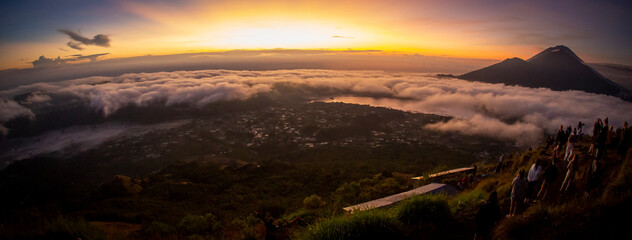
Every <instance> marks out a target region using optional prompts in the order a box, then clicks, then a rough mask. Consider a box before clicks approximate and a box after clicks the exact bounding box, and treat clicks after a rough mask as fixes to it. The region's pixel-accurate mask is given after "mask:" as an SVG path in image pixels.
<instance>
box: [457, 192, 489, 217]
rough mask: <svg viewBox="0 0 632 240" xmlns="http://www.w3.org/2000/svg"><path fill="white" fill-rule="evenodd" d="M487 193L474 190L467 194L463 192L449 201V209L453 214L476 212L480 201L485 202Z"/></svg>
mask: <svg viewBox="0 0 632 240" xmlns="http://www.w3.org/2000/svg"><path fill="white" fill-rule="evenodd" d="M487 195H488V194H487V193H486V192H484V191H482V190H480V189H474V190H472V191H469V192H464V193H462V194H459V195H457V196H455V197H454V198H452V199H450V208H451V209H452V211H453V212H455V213H461V212H474V213H475V212H476V211H477V210H478V208H479V207H480V205H481V203H482V200H485V198H486V197H487Z"/></svg>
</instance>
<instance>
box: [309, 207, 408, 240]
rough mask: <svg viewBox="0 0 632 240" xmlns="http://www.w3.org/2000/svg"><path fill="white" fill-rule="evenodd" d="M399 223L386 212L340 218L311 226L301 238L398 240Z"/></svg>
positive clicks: (363, 213) (316, 239)
mask: <svg viewBox="0 0 632 240" xmlns="http://www.w3.org/2000/svg"><path fill="white" fill-rule="evenodd" d="M399 224H400V223H399V222H397V221H396V220H395V218H394V217H393V215H392V214H390V213H388V212H385V211H366V212H361V213H358V214H354V215H353V216H339V217H335V218H332V219H329V220H327V221H323V222H320V223H317V224H316V225H313V226H310V227H309V228H308V230H307V231H306V232H305V233H304V235H303V236H302V237H301V238H302V239H312V240H343V239H344V240H352V239H358V240H360V239H398V238H400V237H401V234H400V232H401V230H400V227H399Z"/></svg>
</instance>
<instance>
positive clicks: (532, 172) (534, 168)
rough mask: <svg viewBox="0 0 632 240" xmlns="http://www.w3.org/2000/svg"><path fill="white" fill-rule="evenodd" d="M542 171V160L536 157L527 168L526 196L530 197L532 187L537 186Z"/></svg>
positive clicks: (532, 190)
mask: <svg viewBox="0 0 632 240" xmlns="http://www.w3.org/2000/svg"><path fill="white" fill-rule="evenodd" d="M541 173H542V161H541V160H540V159H539V158H538V159H537V160H536V161H535V163H533V165H531V168H529V174H527V181H528V187H527V198H528V199H532V198H533V194H534V191H535V190H534V189H536V188H537V185H538V183H539V182H540V176H541Z"/></svg>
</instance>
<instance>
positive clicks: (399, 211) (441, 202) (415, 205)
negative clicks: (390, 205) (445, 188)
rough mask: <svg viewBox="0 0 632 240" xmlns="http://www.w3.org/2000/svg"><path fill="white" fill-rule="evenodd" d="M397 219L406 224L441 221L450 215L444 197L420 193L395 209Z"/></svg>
mask: <svg viewBox="0 0 632 240" xmlns="http://www.w3.org/2000/svg"><path fill="white" fill-rule="evenodd" d="M395 212H396V216H397V219H398V220H399V221H401V222H402V223H406V224H428V223H433V224H437V223H441V222H444V221H445V220H447V219H450V218H451V217H452V214H451V212H450V207H449V206H448V202H447V201H446V197H445V196H442V195H430V194H428V195H422V196H415V197H412V198H410V199H408V200H406V201H404V202H402V203H400V204H399V206H398V207H397V208H396V209H395Z"/></svg>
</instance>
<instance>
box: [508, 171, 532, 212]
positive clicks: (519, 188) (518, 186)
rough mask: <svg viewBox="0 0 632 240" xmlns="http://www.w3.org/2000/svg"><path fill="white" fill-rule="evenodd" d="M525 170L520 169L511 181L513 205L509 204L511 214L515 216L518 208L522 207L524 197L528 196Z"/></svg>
mask: <svg viewBox="0 0 632 240" xmlns="http://www.w3.org/2000/svg"><path fill="white" fill-rule="evenodd" d="M525 175H526V174H525V171H524V169H523V170H520V172H519V173H518V175H516V178H514V180H513V182H512V183H511V185H512V187H511V205H510V206H509V216H512V217H513V216H515V215H516V211H517V209H518V208H522V204H523V203H524V199H525V197H526V196H527V184H528V183H527V179H525Z"/></svg>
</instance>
